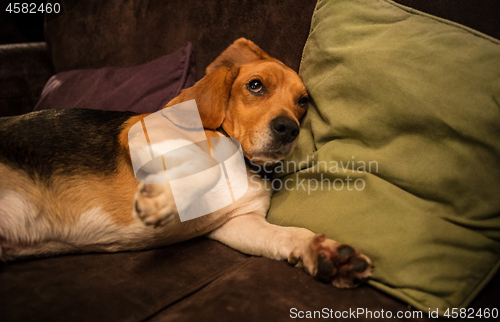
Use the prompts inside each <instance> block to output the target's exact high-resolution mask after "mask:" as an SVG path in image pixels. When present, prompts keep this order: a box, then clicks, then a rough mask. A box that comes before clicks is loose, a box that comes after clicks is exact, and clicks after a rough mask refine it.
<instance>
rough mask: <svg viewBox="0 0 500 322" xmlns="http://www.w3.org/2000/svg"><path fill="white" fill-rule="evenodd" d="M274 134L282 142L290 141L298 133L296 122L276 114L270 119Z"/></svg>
mask: <svg viewBox="0 0 500 322" xmlns="http://www.w3.org/2000/svg"><path fill="white" fill-rule="evenodd" d="M271 130H272V132H273V134H274V136H275V137H276V138H277V139H278V140H280V141H281V142H283V143H285V144H286V143H290V142H292V141H293V140H295V138H296V137H297V135H299V125H298V124H297V122H295V121H294V120H292V119H291V118H288V117H286V116H278V117H277V118H275V119H274V120H272V121H271Z"/></svg>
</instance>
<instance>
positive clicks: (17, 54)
mask: <svg viewBox="0 0 500 322" xmlns="http://www.w3.org/2000/svg"><path fill="white" fill-rule="evenodd" d="M53 74H54V68H53V66H52V62H51V59H50V55H49V53H48V49H47V44H46V43H45V42H34V43H26V44H9V45H1V46H0V117H1V116H11V115H19V114H24V113H28V112H31V111H32V110H33V108H34V107H35V105H36V103H37V101H38V98H39V97H40V94H41V92H42V89H43V87H44V85H45V83H46V82H47V80H48V79H49V78H50V77H51V76H52V75H53Z"/></svg>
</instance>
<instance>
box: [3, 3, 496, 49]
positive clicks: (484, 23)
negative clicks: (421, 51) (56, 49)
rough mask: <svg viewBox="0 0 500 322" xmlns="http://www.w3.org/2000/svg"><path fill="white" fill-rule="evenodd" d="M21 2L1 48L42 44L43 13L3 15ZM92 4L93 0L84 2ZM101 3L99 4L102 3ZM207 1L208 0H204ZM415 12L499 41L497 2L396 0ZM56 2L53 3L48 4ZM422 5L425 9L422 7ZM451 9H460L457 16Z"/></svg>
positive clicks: (8, 20)
mask: <svg viewBox="0 0 500 322" xmlns="http://www.w3.org/2000/svg"><path fill="white" fill-rule="evenodd" d="M15 1H17V2H19V3H21V2H20V1H21V0H14V1H8V0H0V10H1V11H0V44H11V43H22V42H34V41H43V40H44V36H43V23H44V14H43V13H36V14H30V13H26V14H23V13H18V14H14V13H8V12H6V11H5V9H6V8H7V6H8V4H9V3H14V2H15ZM84 1H95V0H84ZM101 1H102V0H101ZM207 1H210V0H207ZM395 1H396V2H397V3H400V4H402V5H406V6H409V7H412V8H415V9H417V10H421V11H424V12H428V13H432V14H433V15H436V16H439V17H441V18H445V19H449V20H452V21H455V22H458V23H461V24H463V25H466V26H468V27H470V28H473V29H476V30H478V31H481V32H483V33H485V34H487V35H489V36H492V37H495V38H497V39H500V0H434V1H432V2H429V1H425V2H423V1H422V0H395ZM26 2H27V3H36V4H37V8H38V6H39V5H40V4H42V3H45V2H46V1H43V0H28V1H26ZM51 2H55V1H51ZM73 2H77V1H74V0H73V1H68V0H62V1H60V3H61V5H62V6H63V7H62V10H65V9H69V8H67V7H72V6H74V5H75V4H76V3H75V4H73ZM423 3H425V7H423ZM451 7H460V8H463V10H461V11H460V12H458V13H457V11H456V10H452V9H453V8H451Z"/></svg>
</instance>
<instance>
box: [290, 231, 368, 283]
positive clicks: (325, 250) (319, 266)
mask: <svg viewBox="0 0 500 322" xmlns="http://www.w3.org/2000/svg"><path fill="white" fill-rule="evenodd" d="M288 262H290V263H291V264H294V265H295V264H298V265H299V266H304V268H305V269H306V270H307V271H308V272H309V273H310V274H311V275H312V276H315V277H316V278H318V279H319V280H320V281H322V282H326V283H332V284H333V286H335V287H338V288H352V287H356V286H358V285H360V284H362V283H363V282H365V281H366V280H367V279H368V278H369V277H370V276H371V273H372V264H371V261H370V259H369V258H368V257H367V256H365V255H363V254H361V253H360V252H359V251H357V250H356V249H354V248H353V247H351V246H349V245H346V244H341V243H338V242H336V241H334V240H331V239H325V236H324V235H316V236H314V237H313V239H312V240H311V242H310V243H309V245H308V246H307V249H306V250H305V251H303V252H302V255H299V256H296V254H295V253H292V254H291V255H290V257H289V259H288Z"/></svg>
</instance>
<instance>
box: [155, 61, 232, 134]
mask: <svg viewBox="0 0 500 322" xmlns="http://www.w3.org/2000/svg"><path fill="white" fill-rule="evenodd" d="M238 72H239V68H238V67H233V68H229V67H221V68H219V69H217V70H216V71H214V72H213V73H210V74H209V75H206V76H205V77H203V78H202V79H201V80H199V81H198V82H196V84H194V85H193V86H192V87H190V88H187V89H184V90H182V92H181V94H180V95H179V96H177V97H176V98H174V99H173V100H171V101H170V102H169V103H168V104H167V106H165V107H168V106H172V105H175V104H178V103H182V102H185V101H189V100H192V99H194V100H196V105H197V106H198V111H199V112H200V117H201V123H202V124H203V127H204V128H205V129H210V130H215V129H217V128H218V127H220V126H221V124H222V122H223V121H224V118H225V116H226V109H227V105H228V102H229V96H230V94H231V87H232V86H233V82H234V80H235V79H236V77H237V76H238Z"/></svg>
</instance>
